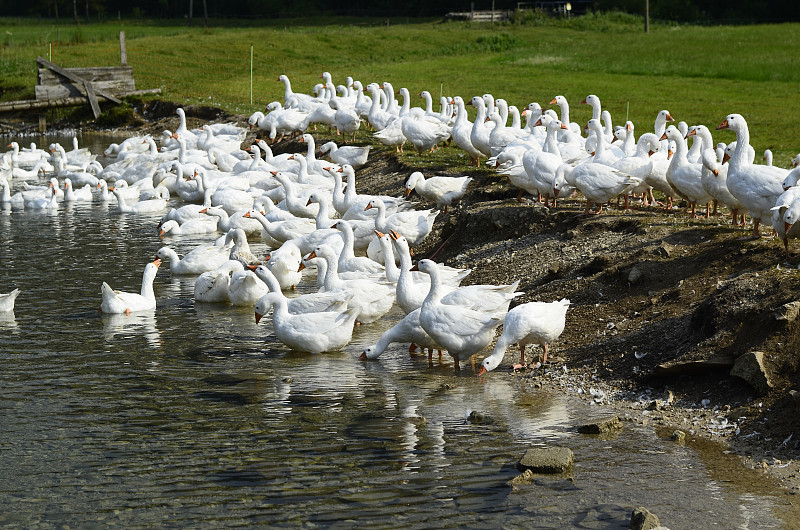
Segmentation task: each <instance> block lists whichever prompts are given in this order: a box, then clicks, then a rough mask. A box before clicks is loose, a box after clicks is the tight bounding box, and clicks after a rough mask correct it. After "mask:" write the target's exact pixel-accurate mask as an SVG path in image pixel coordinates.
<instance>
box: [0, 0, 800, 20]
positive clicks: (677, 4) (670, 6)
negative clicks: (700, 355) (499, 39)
mask: <svg viewBox="0 0 800 530" xmlns="http://www.w3.org/2000/svg"><path fill="white" fill-rule="evenodd" d="M74 2H75V0H31V1H29V2H19V1H16V0H0V13H2V14H3V15H4V16H24V17H46V18H59V19H64V21H65V22H66V21H69V20H70V19H72V15H73V12H74ZM549 3H551V4H552V2H549ZM189 4H190V0H140V1H139V2H135V3H134V2H126V1H122V0H78V6H77V9H78V14H79V16H80V18H81V20H83V19H85V18H86V13H88V14H89V19H91V20H98V19H100V20H104V19H108V18H116V17H118V16H119V17H124V18H137V17H142V18H144V17H146V18H163V19H166V18H173V19H174V18H186V17H188V15H189ZM206 4H207V9H208V14H209V16H211V17H212V18H256V19H274V18H285V17H304V16H317V17H318V16H325V15H345V16H371V17H438V16H443V15H444V14H445V13H448V12H450V11H469V10H470V7H471V6H472V5H474V8H475V9H490V8H491V7H492V5H494V7H495V9H510V10H514V9H516V8H517V5H518V3H517V2H516V1H508V0H494V1H493V2H492V1H490V0H476V1H474V2H469V1H466V0H409V1H406V2H397V1H396V0H372V1H371V2H370V3H369V4H365V3H364V2H360V1H353V0H338V1H336V2H331V1H330V0H224V1H223V0H207V2H206ZM529 4H530V5H534V4H536V2H529ZM573 4H578V5H579V9H581V10H582V7H583V5H584V4H587V5H588V8H589V9H592V10H595V11H609V10H619V11H625V12H628V13H635V14H644V5H645V0H596V1H594V2H591V1H589V2H587V1H585V0H573ZM202 16H203V12H202V2H200V1H197V2H194V17H195V18H200V17H202ZM650 16H651V18H653V19H661V20H672V21H679V22H701V23H712V24H713V23H731V22H733V23H745V24H746V23H754V22H781V21H795V20H800V10H797V9H796V8H795V2H794V0H650Z"/></svg>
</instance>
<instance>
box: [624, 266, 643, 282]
mask: <svg viewBox="0 0 800 530" xmlns="http://www.w3.org/2000/svg"><path fill="white" fill-rule="evenodd" d="M643 275H644V273H643V272H642V269H641V268H640V267H639V266H638V265H634V266H633V268H632V269H631V271H630V272H629V273H628V283H630V284H631V285H636V284H637V283H639V281H640V280H641V279H642V276H643Z"/></svg>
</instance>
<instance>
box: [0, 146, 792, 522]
mask: <svg viewBox="0 0 800 530" xmlns="http://www.w3.org/2000/svg"><path fill="white" fill-rule="evenodd" d="M51 141H52V140H51ZM110 141H112V140H110V139H108V138H106V137H104V138H103V139H102V142H104V143H105V144H106V145H107V143H108V142H110ZM62 143H63V142H62ZM82 143H83V142H82ZM158 221H159V216H158V215H151V216H126V215H120V214H118V213H117V212H116V207H115V206H114V205H113V204H112V205H110V206H101V205H99V204H92V205H78V206H73V207H68V206H67V207H62V208H60V209H59V210H58V211H56V212H53V213H38V212H32V211H19V212H18V211H13V212H12V211H10V210H0V264H2V272H1V273H0V292H8V291H10V290H11V289H13V288H19V289H21V290H22V294H21V295H20V296H19V298H18V299H17V304H16V310H15V312H14V313H13V314H6V315H3V316H2V317H0V336H2V339H0V366H2V370H1V371H0V388H1V390H0V432H2V436H1V437H0V502H1V503H2V505H3V510H0V525H2V526H21V527H65V526H85V525H86V524H93V525H107V524H120V525H125V526H131V527H143V526H156V525H157V526H162V525H169V526H191V527H220V526H233V525H244V524H261V525H270V526H289V525H291V526H308V527H315V526H325V527H328V526H342V527H352V526H355V525H368V526H370V527H409V526H410V527H436V528H447V527H481V528H482V527H492V528H496V527H498V526H500V525H502V526H506V527H524V528H568V527H577V528H609V527H615V528H618V527H626V526H627V522H628V520H629V518H630V513H631V511H632V509H633V508H635V507H637V506H646V507H647V508H648V509H650V510H651V511H653V512H654V513H656V514H657V515H658V516H659V518H660V520H661V522H662V524H665V525H666V526H669V527H671V528H708V527H712V526H713V527H720V528H733V527H737V528H781V527H785V526H787V525H789V526H791V521H796V520H797V519H796V518H795V517H796V514H794V513H790V509H791V508H790V507H789V506H788V501H787V500H786V496H785V495H784V494H783V493H782V492H781V491H779V490H777V489H776V488H775V487H774V486H772V485H771V484H770V483H768V482H766V481H763V480H761V479H759V477H758V476H757V475H755V474H754V473H750V472H746V471H745V470H744V469H742V468H741V467H740V466H739V465H738V463H737V461H736V459H735V458H734V457H732V456H728V455H722V454H721V449H720V448H719V447H716V446H709V447H707V448H705V449H703V448H702V447H701V448H695V447H692V446H688V445H679V444H676V443H674V442H670V441H667V440H662V439H660V438H658V437H657V436H655V434H654V433H653V431H652V429H651V428H646V427H641V426H637V425H634V424H626V425H625V428H624V431H623V433H622V434H621V435H620V436H618V437H616V438H611V439H600V438H597V437H591V436H585V435H580V434H577V433H576V432H575V427H576V425H578V424H580V423H581V422H583V421H585V420H588V419H591V418H593V417H597V416H599V415H601V414H603V413H604V411H603V410H602V409H600V407H595V406H592V407H590V406H587V405H586V404H585V403H583V402H581V401H579V400H576V399H571V398H568V397H567V396H564V395H561V394H548V393H545V392H542V391H525V390H522V388H523V385H519V384H518V381H517V380H516V379H515V378H511V377H509V376H508V375H507V374H505V373H502V371H501V370H498V372H497V373H491V374H489V375H488V376H487V377H484V378H483V380H479V379H478V378H476V377H475V376H473V375H471V374H469V373H468V370H467V371H466V372H465V373H464V374H463V375H461V376H456V375H455V374H454V373H453V369H452V366H451V364H450V363H447V364H446V365H445V364H440V363H438V362H436V361H434V366H433V367H429V366H428V362H427V359H426V358H424V357H411V356H409V355H408V353H407V345H393V346H392V347H390V348H389V350H388V351H387V352H386V353H385V354H384V355H383V356H382V357H381V358H380V359H379V360H378V361H376V362H369V363H364V362H361V361H359V360H358V355H359V353H360V352H361V350H362V349H363V348H364V347H365V346H366V345H368V344H371V343H372V342H374V341H375V340H376V339H377V337H378V336H379V335H380V333H381V332H382V331H383V330H385V329H387V328H388V327H389V326H391V325H392V324H393V323H394V322H395V321H396V320H397V319H398V318H399V313H398V312H394V313H392V314H391V315H389V316H388V317H385V318H384V319H383V320H382V321H380V322H378V323H375V324H371V325H365V326H361V327H359V328H357V329H356V332H355V334H354V341H353V343H351V344H350V345H349V346H348V347H347V348H345V349H344V351H341V352H338V353H328V354H320V355H309V354H302V353H297V352H293V351H291V350H289V349H288V348H286V347H285V346H283V345H281V344H280V343H278V342H276V339H275V337H274V335H273V334H272V332H271V323H270V319H269V318H265V319H264V320H263V321H262V322H261V323H260V324H259V325H256V324H255V321H254V318H253V311H252V310H251V309H239V308H234V307H232V306H228V305H201V304H194V302H193V299H192V292H193V282H194V278H193V277H173V276H171V275H170V271H169V266H168V264H164V265H162V267H161V270H160V271H159V273H158V276H157V278H156V282H155V290H156V297H157V300H158V308H157V309H156V310H155V311H154V312H152V313H144V314H134V315H131V316H129V317H126V316H109V315H101V314H100V313H99V312H98V310H97V308H98V306H99V303H100V285H101V283H102V282H103V281H107V282H108V283H109V284H111V285H112V286H113V287H115V288H120V289H123V290H130V291H138V288H139V285H140V284H141V276H142V270H143V267H144V265H145V264H146V263H147V262H148V261H152V260H153V259H154V257H155V253H156V251H157V250H158V248H160V247H161V246H162V245H163V242H162V241H160V240H159V238H158V236H157V231H156V226H157V223H158ZM198 242H199V240H169V241H168V243H169V244H171V245H172V246H173V247H174V248H175V249H176V250H177V251H178V253H179V254H181V255H182V254H184V253H185V252H187V251H188V250H189V249H191V248H192V247H193V246H194V245H196V244H197V243H198ZM251 244H252V247H253V249H254V251H255V252H257V253H258V252H265V251H266V250H267V248H266V247H265V246H264V245H262V244H260V243H258V242H256V241H253V242H252V243H251ZM309 283H310V282H309ZM445 361H447V358H446V356H445ZM473 410H475V411H480V412H482V413H484V415H485V416H486V417H487V418H488V421H486V422H484V423H480V424H473V423H471V422H470V421H468V420H467V417H468V416H469V413H470V412H471V411H473ZM552 444H554V445H564V446H567V447H570V448H571V449H572V450H573V451H574V453H575V468H574V474H573V479H572V480H566V479H565V478H563V477H545V476H540V477H537V478H536V479H535V480H534V482H533V484H531V485H529V486H523V487H522V488H520V490H519V491H518V492H512V489H511V487H510V486H508V485H507V484H506V483H507V481H509V480H510V479H512V478H513V477H515V476H516V475H517V474H518V472H517V471H516V469H515V468H514V464H515V463H516V462H517V461H518V460H519V458H520V456H521V455H522V454H523V453H524V451H525V450H526V449H527V448H529V447H531V446H535V445H552Z"/></svg>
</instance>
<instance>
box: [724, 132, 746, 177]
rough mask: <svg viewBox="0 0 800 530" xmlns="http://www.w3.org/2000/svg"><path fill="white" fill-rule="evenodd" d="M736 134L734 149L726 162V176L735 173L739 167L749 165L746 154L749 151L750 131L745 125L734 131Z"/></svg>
mask: <svg viewBox="0 0 800 530" xmlns="http://www.w3.org/2000/svg"><path fill="white" fill-rule="evenodd" d="M734 132H736V149H735V150H734V151H733V156H731V159H730V160H729V161H728V165H729V166H730V168H729V169H728V174H733V173H735V172H736V171H737V170H738V169H739V168H740V167H743V166H746V165H749V161H748V156H747V152H748V150H749V149H750V130H749V129H748V127H747V124H746V123H745V124H744V125H743V126H742V125H740V126H739V127H737V128H736V129H735V131H734Z"/></svg>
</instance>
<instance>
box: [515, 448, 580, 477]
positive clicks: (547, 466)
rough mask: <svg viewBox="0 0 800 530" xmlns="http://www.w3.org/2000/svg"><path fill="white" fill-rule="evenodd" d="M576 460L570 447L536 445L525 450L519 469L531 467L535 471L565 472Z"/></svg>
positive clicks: (518, 465) (523, 469) (548, 472)
mask: <svg viewBox="0 0 800 530" xmlns="http://www.w3.org/2000/svg"><path fill="white" fill-rule="evenodd" d="M574 461H575V456H574V455H573V454H572V450H571V449H569V448H568V447H534V448H532V449H528V450H527V451H525V454H524V455H523V456H522V459H521V460H520V461H519V463H518V464H517V469H519V470H520V471H525V470H526V469H530V470H531V471H532V472H533V473H547V474H553V473H564V472H565V471H567V470H568V469H569V468H571V467H572V464H573V463H574Z"/></svg>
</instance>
